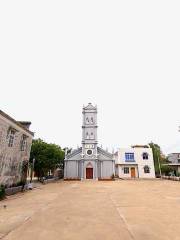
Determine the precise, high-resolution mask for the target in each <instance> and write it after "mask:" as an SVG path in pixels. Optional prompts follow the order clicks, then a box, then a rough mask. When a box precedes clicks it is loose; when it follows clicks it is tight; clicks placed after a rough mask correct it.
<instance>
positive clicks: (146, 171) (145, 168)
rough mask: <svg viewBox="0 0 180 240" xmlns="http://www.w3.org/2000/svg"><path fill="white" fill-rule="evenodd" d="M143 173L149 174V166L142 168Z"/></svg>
mask: <svg viewBox="0 0 180 240" xmlns="http://www.w3.org/2000/svg"><path fill="white" fill-rule="evenodd" d="M144 173H150V167H149V166H147V165H146V166H144Z"/></svg>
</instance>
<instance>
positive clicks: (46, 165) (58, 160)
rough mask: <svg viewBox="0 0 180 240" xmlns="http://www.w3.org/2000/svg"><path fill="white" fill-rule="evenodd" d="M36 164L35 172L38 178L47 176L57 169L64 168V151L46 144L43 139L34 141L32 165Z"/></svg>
mask: <svg viewBox="0 0 180 240" xmlns="http://www.w3.org/2000/svg"><path fill="white" fill-rule="evenodd" d="M33 159H35V162H34V171H35V173H36V174H37V176H38V178H40V177H44V176H47V175H48V173H49V172H50V171H51V172H53V171H54V170H55V169H56V168H58V167H60V168H63V162H64V151H63V150H62V149H61V147H60V146H58V145H56V144H52V143H50V144H49V143H46V142H44V141H43V140H41V139H36V140H33V142H32V147H31V154H30V163H31V164H32V163H33Z"/></svg>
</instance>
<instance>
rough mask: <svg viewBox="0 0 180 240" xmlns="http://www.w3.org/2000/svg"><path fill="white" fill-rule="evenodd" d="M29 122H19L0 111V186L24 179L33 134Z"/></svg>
mask: <svg viewBox="0 0 180 240" xmlns="http://www.w3.org/2000/svg"><path fill="white" fill-rule="evenodd" d="M30 125H31V122H19V121H16V120H14V119H13V118H11V117H10V116H8V115H7V114H6V113H4V112H3V111H1V110H0V184H4V185H6V186H10V185H12V184H16V183H18V182H19V181H21V180H23V179H24V178H26V174H27V168H28V161H29V156H30V150H31V144H32V138H33V135H34V134H33V132H31V131H30V130H29V127H30Z"/></svg>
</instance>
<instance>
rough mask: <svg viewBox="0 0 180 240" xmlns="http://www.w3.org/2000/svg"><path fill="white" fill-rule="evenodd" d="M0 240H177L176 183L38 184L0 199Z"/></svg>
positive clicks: (179, 191) (179, 193) (179, 186)
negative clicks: (24, 191)
mask: <svg viewBox="0 0 180 240" xmlns="http://www.w3.org/2000/svg"><path fill="white" fill-rule="evenodd" d="M4 205H6V207H4ZM0 239H3V240H19V239H20V240H32V239H33V240H41V239H42V240H51V239H52V240H56V239H58V240H76V239H77V240H81V239H83V240H84V239H87V240H101V239H102V240H111V239H112V240H119V239H122V240H130V239H131V240H132V239H142V240H149V239H152V240H156V239H158V240H161V239H162V240H166V239H167V240H169V239H171V240H175V239H177V240H179V239H180V183H179V182H172V181H167V180H154V181H153V180H127V181H125V180H122V181H114V182H96V181H83V182H63V181H59V182H56V183H50V184H47V185H39V187H37V188H36V189H34V190H33V191H29V192H26V193H20V194H16V195H14V196H10V197H8V199H7V200H5V201H1V202H0Z"/></svg>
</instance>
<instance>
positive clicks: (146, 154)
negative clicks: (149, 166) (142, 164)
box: [142, 152, 149, 160]
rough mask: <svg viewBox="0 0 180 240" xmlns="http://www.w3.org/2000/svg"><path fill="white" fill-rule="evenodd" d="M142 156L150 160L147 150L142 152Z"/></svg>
mask: <svg viewBox="0 0 180 240" xmlns="http://www.w3.org/2000/svg"><path fill="white" fill-rule="evenodd" d="M142 157H143V159H144V160H148V157H149V155H148V153H147V152H144V153H143V154H142Z"/></svg>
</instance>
